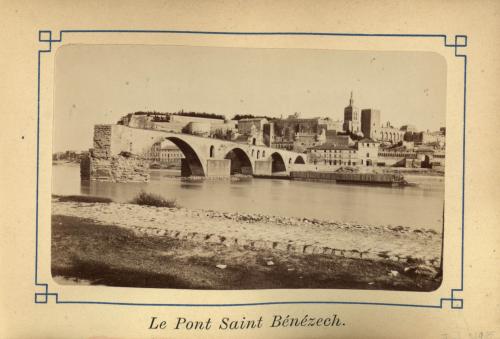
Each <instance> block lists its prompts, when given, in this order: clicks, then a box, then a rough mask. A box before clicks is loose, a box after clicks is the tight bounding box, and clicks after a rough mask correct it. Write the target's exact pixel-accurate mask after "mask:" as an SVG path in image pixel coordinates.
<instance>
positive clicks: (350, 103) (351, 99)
mask: <svg viewBox="0 0 500 339" xmlns="http://www.w3.org/2000/svg"><path fill="white" fill-rule="evenodd" d="M353 104H354V99H353V97H352V90H351V98H350V99H349V106H352V105H353Z"/></svg>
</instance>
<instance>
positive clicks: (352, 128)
mask: <svg viewBox="0 0 500 339" xmlns="http://www.w3.org/2000/svg"><path fill="white" fill-rule="evenodd" d="M343 129H344V131H345V132H351V133H354V134H357V133H359V132H361V116H360V114H359V109H358V108H357V107H356V106H354V98H353V95H352V91H351V97H350V99H349V106H347V107H346V108H344V125H343Z"/></svg>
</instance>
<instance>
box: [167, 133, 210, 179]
mask: <svg viewBox="0 0 500 339" xmlns="http://www.w3.org/2000/svg"><path fill="white" fill-rule="evenodd" d="M165 140H169V141H171V142H172V143H174V144H175V146H177V147H178V148H179V149H180V150H181V152H182V154H184V159H183V164H182V169H181V172H182V174H181V175H182V176H187V177H188V176H191V175H194V176H200V177H204V176H205V174H206V170H205V166H204V164H203V163H202V161H201V159H202V158H201V157H200V156H199V154H198V152H196V151H195V150H194V149H193V147H191V145H189V144H188V143H187V142H186V141H184V140H182V139H181V138H178V137H166V138H165Z"/></svg>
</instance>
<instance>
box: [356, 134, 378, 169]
mask: <svg viewBox="0 0 500 339" xmlns="http://www.w3.org/2000/svg"><path fill="white" fill-rule="evenodd" d="M357 149H358V161H359V164H360V165H361V166H376V165H377V162H378V151H379V143H378V142H376V141H375V140H373V139H370V138H364V139H361V140H360V141H358V142H357Z"/></svg>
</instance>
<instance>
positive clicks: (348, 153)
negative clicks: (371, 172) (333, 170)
mask: <svg viewBox="0 0 500 339" xmlns="http://www.w3.org/2000/svg"><path fill="white" fill-rule="evenodd" d="M378 152H379V143H378V142H376V141H374V140H372V139H369V138H364V139H362V140H360V141H358V142H357V143H356V144H355V145H354V146H349V145H336V144H329V143H327V144H322V145H317V146H313V147H309V148H308V153H309V161H311V162H312V163H316V164H323V165H332V166H377V165H378Z"/></svg>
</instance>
